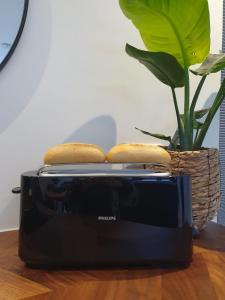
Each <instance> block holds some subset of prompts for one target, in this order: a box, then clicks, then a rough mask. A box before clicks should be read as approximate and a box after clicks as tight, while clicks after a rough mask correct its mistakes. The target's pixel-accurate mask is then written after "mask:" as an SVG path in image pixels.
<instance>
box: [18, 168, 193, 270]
mask: <svg viewBox="0 0 225 300" xmlns="http://www.w3.org/2000/svg"><path fill="white" fill-rule="evenodd" d="M142 166H143V164H142ZM144 167H145V169H140V168H139V166H138V164H136V165H131V164H107V163H105V164H76V165H58V166H45V167H43V168H41V169H40V170H38V171H30V172H26V173H24V174H22V176H21V187H20V188H19V189H18V188H17V189H14V190H13V192H20V193H21V208H20V228H19V256H20V258H21V259H22V260H23V261H24V262H25V263H26V264H27V265H29V266H31V267H57V268H58V267H59V268H61V267H82V266H86V267H91V266H97V267H101V266H122V265H123V266H137V265H141V266H147V265H154V264H160V265H161V264H176V265H177V264H181V265H182V266H183V265H184V266H187V265H188V264H189V263H190V262H191V259H192V217H191V186H190V178H189V177H188V176H172V175H170V174H169V173H162V172H156V171H152V170H151V169H149V168H150V167H151V166H148V165H144Z"/></svg>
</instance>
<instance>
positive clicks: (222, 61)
mask: <svg viewBox="0 0 225 300" xmlns="http://www.w3.org/2000/svg"><path fill="white" fill-rule="evenodd" d="M223 68H225V53H221V54H209V55H208V56H207V58H206V60H205V61H204V62H203V64H202V65H201V66H200V67H199V68H198V69H196V70H191V72H192V73H194V74H195V75H200V76H205V75H209V74H210V73H216V72H219V71H221V70H222V69H223Z"/></svg>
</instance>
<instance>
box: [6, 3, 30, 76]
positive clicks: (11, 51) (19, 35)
mask: <svg viewBox="0 0 225 300" xmlns="http://www.w3.org/2000/svg"><path fill="white" fill-rule="evenodd" d="M28 4H29V0H24V8H23V15H22V19H21V22H20V27H19V30H18V32H17V35H16V37H15V40H14V42H13V44H12V46H11V48H10V50H9V52H8V53H7V55H6V56H5V58H4V59H3V61H2V62H1V63H0V72H1V71H2V69H3V68H4V66H5V65H6V64H7V62H8V60H9V59H10V57H11V56H12V54H13V52H14V51H15V49H16V46H17V44H18V42H19V40H20V37H21V35H22V32H23V28H24V25H25V23H26V18H27V12H28Z"/></svg>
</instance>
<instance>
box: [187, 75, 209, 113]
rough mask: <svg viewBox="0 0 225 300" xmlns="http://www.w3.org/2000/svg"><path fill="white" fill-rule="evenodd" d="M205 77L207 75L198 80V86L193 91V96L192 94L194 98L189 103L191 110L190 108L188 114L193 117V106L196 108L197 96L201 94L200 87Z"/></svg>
mask: <svg viewBox="0 0 225 300" xmlns="http://www.w3.org/2000/svg"><path fill="white" fill-rule="evenodd" d="M206 77H207V75H205V76H202V79H201V80H200V82H199V84H198V87H197V89H196V91H195V94H194V97H193V100H192V102H191V108H190V114H191V115H192V116H193V114H194V110H195V106H196V103H197V100H198V97H199V94H200V92H201V89H202V86H203V84H204V82H205V80H206Z"/></svg>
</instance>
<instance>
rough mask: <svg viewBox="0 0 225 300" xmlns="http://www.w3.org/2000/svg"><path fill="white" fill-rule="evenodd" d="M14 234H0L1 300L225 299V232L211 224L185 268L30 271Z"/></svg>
mask: <svg viewBox="0 0 225 300" xmlns="http://www.w3.org/2000/svg"><path fill="white" fill-rule="evenodd" d="M17 238H18V233H17V231H11V232H5V233H0V300H15V299H16V300H18V299H26V300H40V299H41V300H62V299H63V300H73V299H76V300H80V299H81V300H95V299H98V300H105V299H106V300H113V299H115V300H120V299H121V300H126V299H127V300H145V299H151V300H153V299H154V300H183V299H185V300H186V299H187V300H197V299H198V300H199V299H200V300H225V227H222V226H219V225H217V224H213V223H210V224H209V225H208V227H207V229H206V230H205V231H204V232H202V233H201V236H200V238H199V239H197V240H195V241H194V244H195V245H194V256H193V262H192V264H191V266H190V267H189V268H187V269H175V268H174V269H156V268H154V269H150V268H148V269H146V268H135V269H98V270H96V269H95V270H93V269H90V270H61V271H53V270H52V271H47V270H37V269H36V270H35V269H29V268H27V267H25V266H24V264H23V262H21V261H20V259H19V258H18V256H17Z"/></svg>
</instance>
